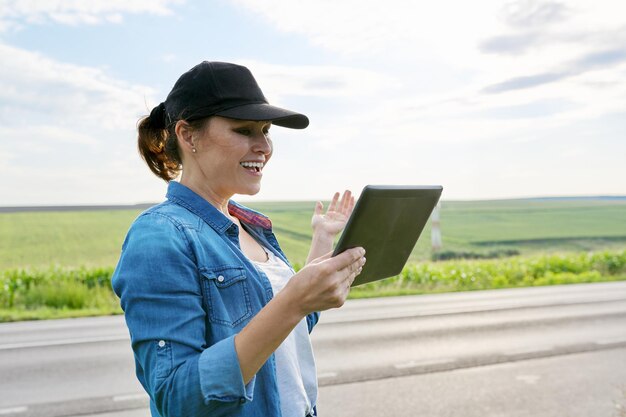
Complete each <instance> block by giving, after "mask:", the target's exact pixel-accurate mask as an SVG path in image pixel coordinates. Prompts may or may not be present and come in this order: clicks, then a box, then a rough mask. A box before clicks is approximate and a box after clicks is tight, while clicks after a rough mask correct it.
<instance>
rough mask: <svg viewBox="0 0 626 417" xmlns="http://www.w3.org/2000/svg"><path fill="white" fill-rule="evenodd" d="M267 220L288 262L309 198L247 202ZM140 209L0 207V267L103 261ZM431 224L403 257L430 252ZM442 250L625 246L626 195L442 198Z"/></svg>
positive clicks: (528, 251)
mask: <svg viewBox="0 0 626 417" xmlns="http://www.w3.org/2000/svg"><path fill="white" fill-rule="evenodd" d="M247 205H249V206H250V207H253V208H255V209H257V210H259V211H261V212H263V213H265V214H266V215H268V216H269V217H270V218H271V219H272V222H273V225H274V231H275V232H276V235H277V236H278V240H279V242H280V244H281V246H282V247H283V249H284V251H285V252H286V253H287V255H288V257H289V259H290V260H291V261H292V263H298V264H302V263H303V262H304V260H305V258H306V255H307V253H308V248H309V242H310V236H311V232H310V226H309V222H310V217H311V214H312V212H313V206H314V203H313V202H287V203H285V202H281V203H265V202H264V203H256V204H247ZM139 213H140V210H108V211H105V210H93V211H58V212H54V211H42V212H17V213H0V271H1V270H5V269H10V268H24V267H35V268H42V267H43V268H47V267H49V266H51V265H57V266H64V267H79V266H89V267H96V266H100V267H110V266H114V265H115V264H116V262H117V259H118V256H119V252H120V248H121V245H122V241H123V239H124V236H125V234H126V231H127V230H128V227H129V226H130V224H131V223H132V221H133V220H134V219H135V218H136V217H137V215H138V214H139ZM429 227H430V225H428V226H427V228H426V229H425V230H424V232H423V234H422V237H421V239H420V240H419V241H418V244H417V246H416V247H415V250H414V251H413V254H412V255H411V258H410V261H412V262H413V261H424V260H428V259H429V258H430V255H431V253H430V229H429ZM441 228H442V235H443V244H444V249H445V250H454V251H473V252H478V253H484V252H488V251H490V250H493V249H516V250H519V251H520V253H521V254H522V255H534V254H543V253H558V252H573V251H597V250H605V249H606V250H619V249H622V248H625V247H626V200H624V199H622V200H601V199H577V200H543V201H538V200H502V201H472V202H455V201H444V202H443V203H442V208H441Z"/></svg>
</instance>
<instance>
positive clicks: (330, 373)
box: [317, 372, 337, 379]
mask: <svg viewBox="0 0 626 417" xmlns="http://www.w3.org/2000/svg"><path fill="white" fill-rule="evenodd" d="M336 376H337V372H324V373H323V374H318V375H317V378H318V379H322V378H334V377H336Z"/></svg>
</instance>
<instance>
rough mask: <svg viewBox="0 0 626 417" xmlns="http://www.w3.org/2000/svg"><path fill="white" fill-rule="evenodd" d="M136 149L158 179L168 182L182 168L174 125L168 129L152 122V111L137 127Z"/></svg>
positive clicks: (157, 122)
mask: <svg viewBox="0 0 626 417" xmlns="http://www.w3.org/2000/svg"><path fill="white" fill-rule="evenodd" d="M137 131H138V138H137V147H138V149H139V154H140V155H141V157H142V158H143V160H144V161H146V164H148V168H150V170H151V171H152V172H153V173H154V174H155V175H156V176H157V177H159V178H161V179H163V180H165V181H167V182H169V181H171V180H173V179H174V178H176V177H177V176H178V174H179V173H180V170H181V168H182V161H181V159H180V154H179V152H178V143H177V142H176V133H175V132H174V125H171V126H170V127H169V128H167V127H166V126H164V125H163V124H162V123H159V121H158V120H157V121H155V120H154V110H153V111H152V113H150V116H146V117H143V118H141V119H140V120H139V123H138V125H137Z"/></svg>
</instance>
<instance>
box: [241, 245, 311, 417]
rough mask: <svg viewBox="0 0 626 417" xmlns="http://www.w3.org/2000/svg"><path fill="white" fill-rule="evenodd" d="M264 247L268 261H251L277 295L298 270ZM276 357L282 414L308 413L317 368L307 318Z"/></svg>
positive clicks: (289, 416)
mask: <svg viewBox="0 0 626 417" xmlns="http://www.w3.org/2000/svg"><path fill="white" fill-rule="evenodd" d="M261 246H263V245H261ZM263 249H265V252H267V256H268V258H269V259H268V260H267V261H266V262H257V261H252V262H253V263H254V265H255V266H256V267H257V268H259V269H261V270H262V271H263V272H264V273H265V275H267V278H268V279H269V280H270V283H271V284H272V290H273V291H274V294H278V293H279V292H280V291H281V290H282V289H283V288H284V287H285V285H286V284H287V282H288V281H289V279H290V278H291V277H292V276H293V275H294V273H295V272H294V270H293V269H291V268H290V267H289V265H287V264H286V263H285V262H284V261H283V260H282V259H280V258H279V257H277V256H276V255H274V253H273V252H272V251H270V250H269V249H267V248H266V247H263ZM274 357H275V359H276V378H277V381H278V395H279V396H280V411H281V413H282V415H283V417H302V416H304V415H307V414H308V413H310V412H311V411H312V409H313V406H314V405H315V404H316V401H317V371H316V369H315V359H314V358H313V347H312V346H311V338H310V336H309V328H308V326H307V322H306V318H304V319H302V321H300V323H298V325H297V326H296V327H295V328H294V329H293V331H292V332H291V333H289V336H287V338H286V339H285V340H284V341H283V343H282V344H281V345H280V346H279V347H278V349H276V352H274Z"/></svg>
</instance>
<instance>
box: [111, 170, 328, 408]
mask: <svg viewBox="0 0 626 417" xmlns="http://www.w3.org/2000/svg"><path fill="white" fill-rule="evenodd" d="M229 211H230V212H231V214H233V215H235V216H237V217H238V218H240V220H241V224H242V226H243V227H244V228H245V229H246V231H248V232H249V233H250V234H251V235H252V236H254V237H255V238H256V239H257V240H258V241H259V242H261V243H262V244H264V245H265V246H266V247H267V248H269V249H271V250H272V251H273V252H274V253H275V254H276V256H279V257H280V258H281V259H283V260H284V261H285V262H287V264H289V263H288V261H287V259H286V256H285V254H284V253H283V252H282V250H281V249H280V246H279V245H278V242H277V240H276V237H275V236H274V234H273V233H272V229H271V222H270V221H269V219H268V218H267V217H265V216H263V215H262V214H260V213H257V212H255V211H253V210H250V209H247V208H245V207H243V206H241V205H239V204H237V203H235V202H233V201H230V202H229ZM237 228H238V226H237V225H236V224H234V223H233V222H231V221H230V219H228V218H227V217H226V216H224V215H223V214H222V213H221V212H220V211H219V210H217V209H216V208H215V207H214V206H212V205H211V204H209V203H208V202H207V201H206V200H204V199H203V198H202V197H200V196H199V195H197V194H196V193H194V192H193V191H191V190H190V189H189V188H187V187H185V186H184V185H182V184H180V183H177V182H170V184H169V187H168V192H167V200H166V201H165V202H163V203H161V204H158V205H156V206H154V207H152V208H150V209H148V210H146V211H145V212H143V213H142V214H141V215H140V216H139V217H138V218H137V219H136V220H135V222H134V223H133V224H132V226H131V228H130V230H129V232H128V234H127V236H126V239H125V240H124V244H123V246H122V253H121V256H120V260H119V263H118V265H117V267H116V269H115V272H114V274H113V278H112V283H113V289H114V290H115V293H116V294H117V295H118V296H119V297H120V299H121V305H122V308H123V309H124V313H125V317H126V324H127V325H128V329H129V331H130V336H131V343H132V348H133V351H134V355H135V365H136V372H137V378H138V379H139V382H141V385H143V387H144V388H145V390H146V391H147V393H148V395H149V396H150V410H151V412H152V416H153V417H199V416H246V417H252V416H259V417H261V416H263V417H268V416H272V417H273V416H280V415H281V413H280V398H279V396H278V388H277V383H276V369H275V361H274V356H273V355H272V356H271V357H270V359H269V360H268V361H267V362H266V363H265V364H264V365H263V366H262V367H261V369H260V370H259V372H257V374H256V375H255V376H254V377H253V379H252V380H251V381H250V382H249V383H248V384H247V385H244V381H243V378H242V375H241V369H240V367H239V361H238V358H237V353H236V351H235V344H234V336H235V335H236V334H237V333H238V332H239V331H241V329H242V328H243V327H244V326H245V325H246V324H247V323H248V322H249V321H250V320H251V318H252V317H254V315H256V314H257V313H258V312H259V310H261V308H263V306H265V305H266V304H267V303H268V302H269V301H270V300H271V299H272V296H273V293H272V287H271V284H270V282H269V280H268V279H267V277H266V276H265V275H264V274H263V273H262V272H260V271H258V270H257V269H256V268H255V267H254V265H253V264H252V263H251V262H250V261H249V260H248V258H246V257H245V256H244V254H243V253H242V251H241V249H240V246H239V241H238V235H239V234H238V230H237ZM318 318H319V313H313V314H311V315H309V316H308V317H307V322H308V325H309V332H310V331H311V330H312V328H313V326H314V325H315V324H316V323H317V320H318Z"/></svg>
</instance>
